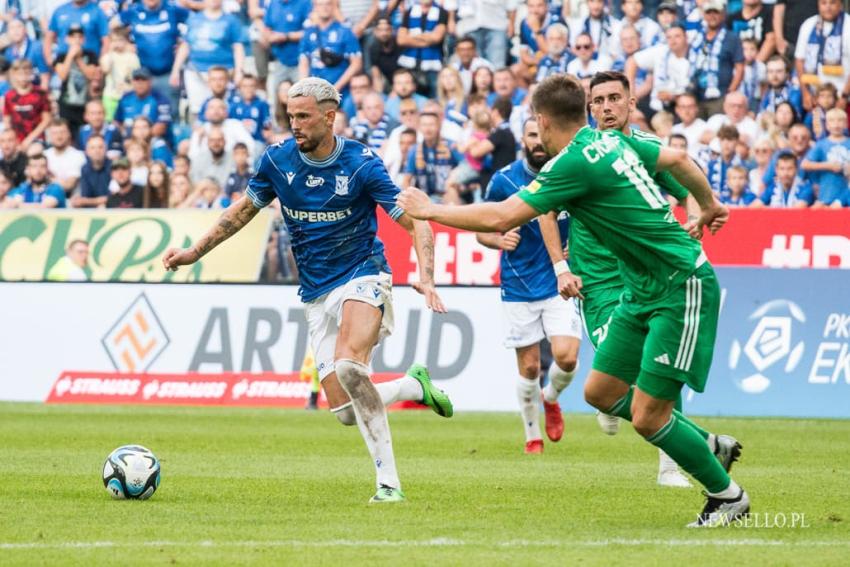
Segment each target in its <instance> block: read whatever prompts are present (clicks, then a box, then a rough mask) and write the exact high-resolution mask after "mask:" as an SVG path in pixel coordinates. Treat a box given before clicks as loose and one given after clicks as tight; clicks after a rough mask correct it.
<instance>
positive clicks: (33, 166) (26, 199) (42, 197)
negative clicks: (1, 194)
mask: <svg viewBox="0 0 850 567" xmlns="http://www.w3.org/2000/svg"><path fill="white" fill-rule="evenodd" d="M3 206H4V207H6V208H11V209H18V208H20V209H25V208H34V209H64V208H65V191H63V190H62V187H60V186H59V185H57V184H56V183H50V182H49V180H48V178H47V158H46V157H44V155H43V154H39V155H35V156H32V157H31V158H29V162H28V163H27V181H26V182H25V183H22V184H21V185H19V186H17V187H15V188H14V189H12V190H11V191H9V193H7V194H6V199H5V200H4V201H3Z"/></svg>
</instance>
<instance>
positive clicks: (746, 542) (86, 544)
mask: <svg viewBox="0 0 850 567" xmlns="http://www.w3.org/2000/svg"><path fill="white" fill-rule="evenodd" d="M489 545H493V543H492V542H486V541H465V540H458V539H449V538H435V539H428V540H421V541H390V540H346V539H342V540H320V541H303V540H270V541H209V540H205V541H140V542H118V541H77V542H57V543H49V542H24V543H0V549H5V550H15V549H20V550H28V549H32V550H40V549H96V548H132V547H207V548H228V547H315V548H323V547H324V548H333V547H470V546H489ZM496 545H498V546H499V547H503V548H504V547H604V546H609V545H615V546H616V545H619V546H624V547H639V546H662V547H693V546H704V547H714V546H722V547H727V546H737V547H747V546H753V547H782V546H789V547H807V546H813V547H848V546H850V541H806V540H802V541H782V540H772V539H600V540H577V541H567V540H565V541H558V540H541V541H536V540H507V541H504V542H501V543H498V544H496Z"/></svg>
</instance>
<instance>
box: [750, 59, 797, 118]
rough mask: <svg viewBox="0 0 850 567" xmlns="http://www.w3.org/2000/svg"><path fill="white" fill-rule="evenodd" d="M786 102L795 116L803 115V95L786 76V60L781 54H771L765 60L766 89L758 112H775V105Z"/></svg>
mask: <svg viewBox="0 0 850 567" xmlns="http://www.w3.org/2000/svg"><path fill="white" fill-rule="evenodd" d="M783 102H788V103H790V104H791V106H793V107H794V110H795V111H796V112H797V116H803V95H802V93H801V92H800V87H798V86H797V85H795V84H794V83H793V82H792V81H791V79H790V78H789V77H788V61H787V60H786V59H785V58H784V57H783V56H782V55H772V56H771V57H770V58H769V59H768V60H767V89H765V91H764V95H763V96H762V99H761V104H760V105H759V113H761V112H764V111H765V110H767V111H768V112H776V107H777V106H778V105H779V104H781V103H783Z"/></svg>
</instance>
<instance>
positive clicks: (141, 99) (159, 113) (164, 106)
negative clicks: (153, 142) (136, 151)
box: [115, 67, 171, 139]
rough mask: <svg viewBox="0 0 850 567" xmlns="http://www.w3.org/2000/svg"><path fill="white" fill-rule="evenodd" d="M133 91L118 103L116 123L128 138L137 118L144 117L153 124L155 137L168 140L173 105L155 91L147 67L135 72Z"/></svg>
mask: <svg viewBox="0 0 850 567" xmlns="http://www.w3.org/2000/svg"><path fill="white" fill-rule="evenodd" d="M132 83H133V90H132V91H131V92H128V93H127V94H125V95H124V96H123V97H121V100H120V101H119V102H118V108H117V109H116V110H115V123H116V124H118V125H119V126H120V127H121V129H122V133H123V134H124V137H125V138H126V137H127V136H128V135H129V133H130V129H131V128H132V127H133V120H134V119H135V118H136V117H137V116H144V117H146V118H147V119H148V120H150V121H151V124H153V135H154V136H157V137H161V138H166V139H167V138H168V130H169V128H170V126H171V104H169V102H168V99H167V98H166V97H165V96H163V95H162V94H161V93H159V92H157V91H155V90H154V89H153V85H152V83H151V73H150V71H149V70H148V69H147V68H146V67H140V68H139V69H136V70H135V71H133V75H132Z"/></svg>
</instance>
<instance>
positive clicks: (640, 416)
mask: <svg viewBox="0 0 850 567" xmlns="http://www.w3.org/2000/svg"><path fill="white" fill-rule="evenodd" d="M665 423H666V420H665V419H664V416H663V415H662V414H659V413H658V412H653V411H649V410H648V409H646V408H642V407H638V406H637V405H635V404H634V403H633V404H632V426H633V427H634V428H635V431H637V433H638V434H639V435H640V436H641V437H652V436H653V435H655V434H656V433H657V432H658V430H659V429H661V428H662V427H664V424H665Z"/></svg>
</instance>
